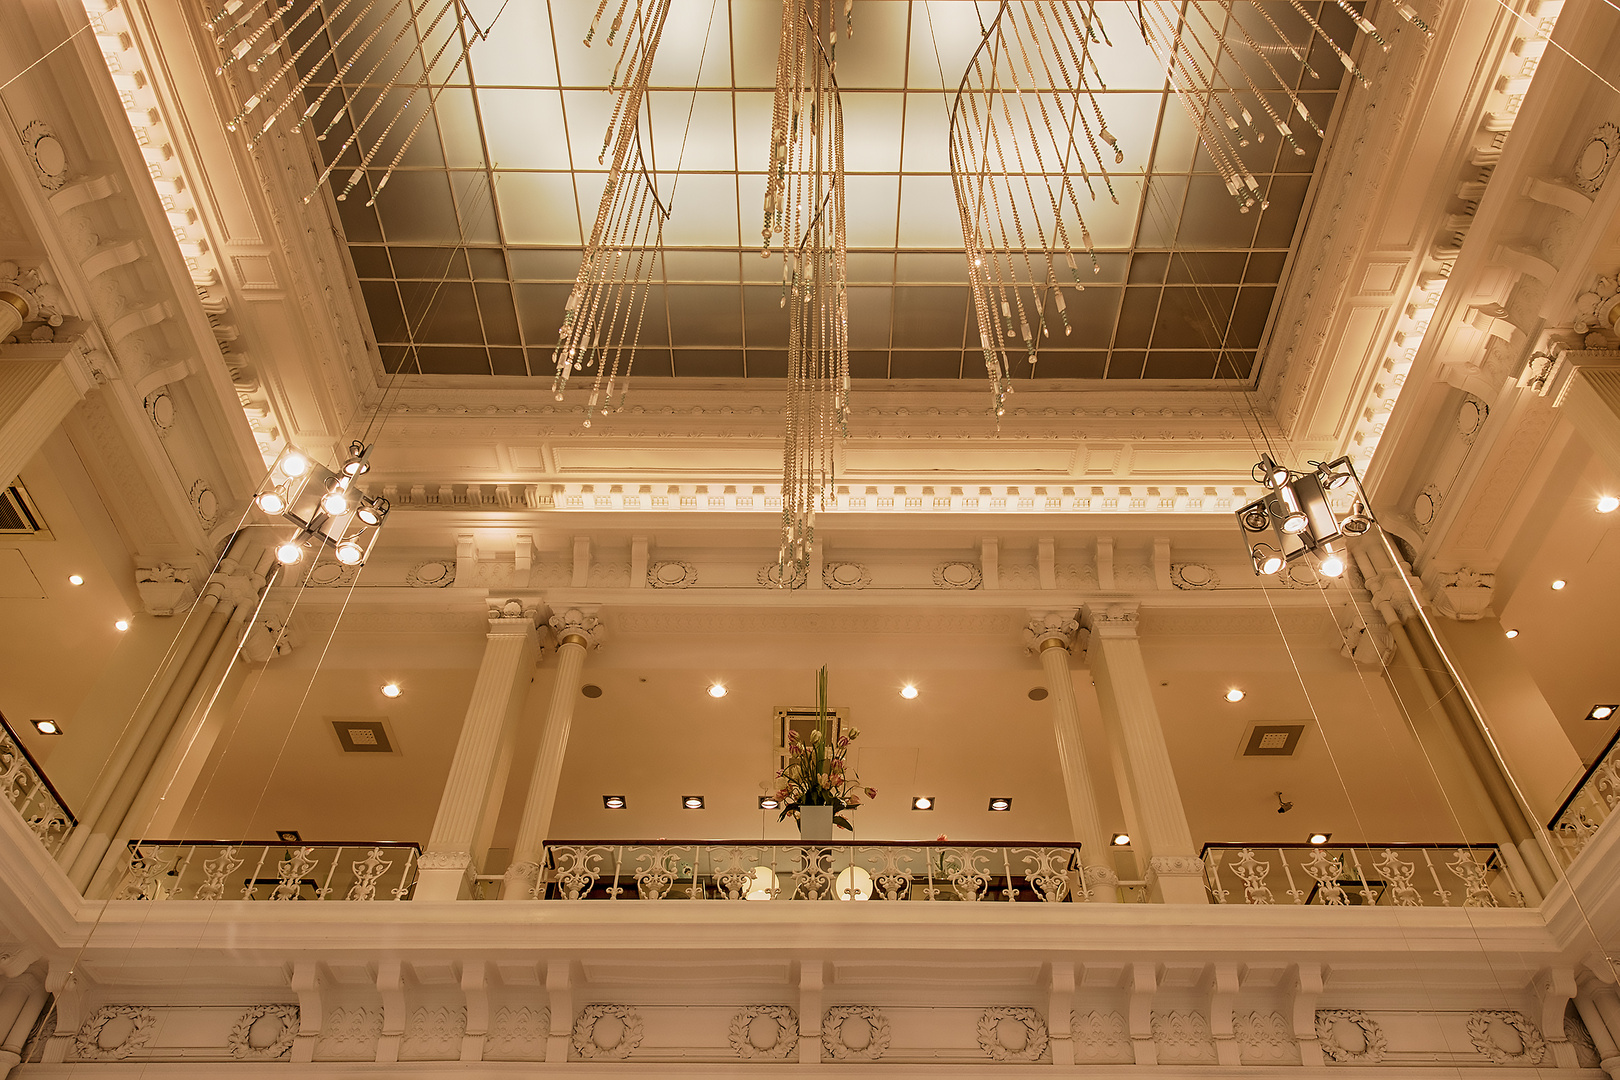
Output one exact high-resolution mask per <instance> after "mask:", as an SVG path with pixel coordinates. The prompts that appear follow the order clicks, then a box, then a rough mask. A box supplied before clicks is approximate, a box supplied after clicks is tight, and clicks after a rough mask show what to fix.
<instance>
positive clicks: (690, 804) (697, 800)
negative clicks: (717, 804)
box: [681, 795, 703, 810]
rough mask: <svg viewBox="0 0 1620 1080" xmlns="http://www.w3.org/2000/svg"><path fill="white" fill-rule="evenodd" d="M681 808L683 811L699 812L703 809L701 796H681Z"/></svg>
mask: <svg viewBox="0 0 1620 1080" xmlns="http://www.w3.org/2000/svg"><path fill="white" fill-rule="evenodd" d="M681 807H682V808H683V809H686V810H701V809H703V796H701V795H682V796H681Z"/></svg>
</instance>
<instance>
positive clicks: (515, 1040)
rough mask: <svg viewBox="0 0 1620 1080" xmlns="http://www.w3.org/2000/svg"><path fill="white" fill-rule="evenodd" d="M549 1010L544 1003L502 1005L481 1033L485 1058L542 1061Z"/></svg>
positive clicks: (488, 1059)
mask: <svg viewBox="0 0 1620 1080" xmlns="http://www.w3.org/2000/svg"><path fill="white" fill-rule="evenodd" d="M550 1032H551V1010H550V1009H547V1008H546V1007H545V1006H536V1007H530V1006H528V1005H520V1006H517V1007H516V1008H514V1007H512V1006H507V1005H503V1006H502V1007H501V1008H500V1009H498V1010H497V1011H496V1013H495V1019H494V1020H492V1021H491V1022H490V1025H489V1033H488V1034H487V1035H485V1036H484V1060H485V1061H544V1060H545V1057H546V1037H547V1036H548V1035H549V1034H550Z"/></svg>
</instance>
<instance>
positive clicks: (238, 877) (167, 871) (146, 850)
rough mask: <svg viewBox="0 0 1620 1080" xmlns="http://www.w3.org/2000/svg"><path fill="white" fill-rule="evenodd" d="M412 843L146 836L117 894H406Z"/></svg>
mask: <svg viewBox="0 0 1620 1080" xmlns="http://www.w3.org/2000/svg"><path fill="white" fill-rule="evenodd" d="M420 854H421V850H420V849H419V848H418V847H417V846H416V845H415V844H302V843H298V844H282V843H277V844H265V843H253V842H248V841H238V842H233V841H206V840H142V841H140V842H137V843H132V844H130V845H129V867H128V869H127V870H126V871H125V872H124V877H123V880H121V881H120V882H119V883H118V884H117V885H116V886H114V888H113V892H112V897H111V898H112V899H114V900H409V899H410V898H411V889H412V888H413V887H414V886H415V884H416V861H417V856H418V855H420Z"/></svg>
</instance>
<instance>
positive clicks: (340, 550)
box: [333, 540, 366, 566]
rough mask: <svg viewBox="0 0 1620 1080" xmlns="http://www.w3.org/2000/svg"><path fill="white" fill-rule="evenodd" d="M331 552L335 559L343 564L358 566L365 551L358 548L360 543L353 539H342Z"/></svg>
mask: <svg viewBox="0 0 1620 1080" xmlns="http://www.w3.org/2000/svg"><path fill="white" fill-rule="evenodd" d="M333 554H335V555H336V556H337V561H338V562H340V563H342V564H343V565H344V566H358V565H360V560H361V559H364V558H365V557H366V553H365V552H364V551H362V550H360V545H359V544H357V543H355V542H354V541H353V540H345V541H343V543H341V544H339V545H338V546H337V550H336V551H334V552H333Z"/></svg>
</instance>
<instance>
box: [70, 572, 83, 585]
mask: <svg viewBox="0 0 1620 1080" xmlns="http://www.w3.org/2000/svg"><path fill="white" fill-rule="evenodd" d="M68 584H69V585H83V584H84V578H82V577H80V576H79V575H78V574H69V575H68Z"/></svg>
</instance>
